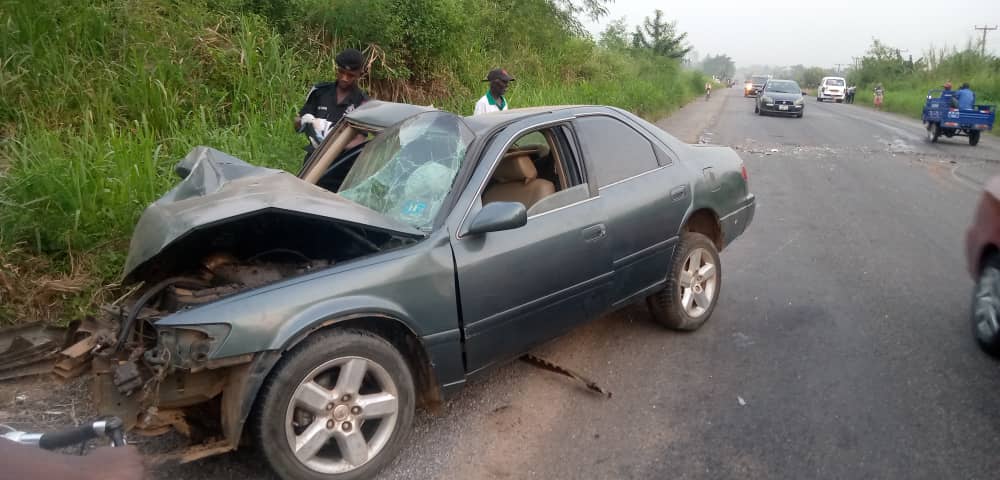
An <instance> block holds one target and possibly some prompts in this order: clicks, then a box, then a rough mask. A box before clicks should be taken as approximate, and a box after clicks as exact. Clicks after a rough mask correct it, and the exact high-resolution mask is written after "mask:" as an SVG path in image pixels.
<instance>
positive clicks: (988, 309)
mask: <svg viewBox="0 0 1000 480" xmlns="http://www.w3.org/2000/svg"><path fill="white" fill-rule="evenodd" d="M970 310H971V312H970V314H969V317H970V319H971V320H972V336H973V338H975V339H976V342H977V343H978V344H979V347H980V348H982V349H983V351H985V352H986V353H989V354H990V355H993V356H996V357H1000V254H997V253H993V254H992V255H990V256H989V257H987V258H986V260H985V261H984V262H983V265H982V267H981V268H980V269H979V277H978V278H977V279H976V287H975V289H974V290H973V292H972V308H971V309H970Z"/></svg>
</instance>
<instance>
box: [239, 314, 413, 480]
mask: <svg viewBox="0 0 1000 480" xmlns="http://www.w3.org/2000/svg"><path fill="white" fill-rule="evenodd" d="M258 398H259V399H260V401H259V404H258V408H257V411H256V416H255V425H254V427H255V431H256V434H257V438H256V440H257V443H258V445H260V448H261V449H262V450H263V453H264V456H265V457H266V458H267V460H268V463H270V465H271V468H272V469H274V471H275V473H277V474H278V475H279V476H281V477H282V478H284V479H286V480H291V479H296V480H298V479H309V480H354V479H361V478H371V477H373V476H374V475H375V474H376V473H377V472H378V471H379V470H380V469H381V468H382V467H383V466H385V465H386V464H387V463H388V462H390V461H391V460H392V459H393V458H394V457H395V456H396V454H397V453H398V452H399V450H400V448H402V446H403V443H404V442H405V441H406V438H407V437H408V436H409V432H410V428H411V423H412V421H413V412H414V402H415V400H414V386H413V376H412V374H411V373H410V369H409V367H408V366H407V363H406V360H405V359H404V358H403V357H402V355H400V353H399V352H398V351H397V350H396V349H395V348H394V347H393V346H392V344H390V343H389V342H387V341H386V340H384V339H382V338H380V337H377V336H375V335H372V334H370V333H368V332H364V331H358V330H329V331H325V332H320V333H317V334H314V335H313V336H311V337H309V338H308V339H306V340H304V341H303V342H302V343H301V344H300V345H298V346H297V347H295V349H294V350H292V351H291V352H290V353H288V354H286V355H285V357H284V358H282V360H281V362H280V363H279V364H278V365H276V366H275V367H274V371H273V372H272V374H271V375H270V377H268V380H267V381H266V382H265V384H264V386H263V387H262V388H261V393H260V395H259V396H258Z"/></svg>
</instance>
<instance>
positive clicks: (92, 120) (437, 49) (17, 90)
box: [0, 0, 704, 325]
mask: <svg viewBox="0 0 1000 480" xmlns="http://www.w3.org/2000/svg"><path fill="white" fill-rule="evenodd" d="M521 3H522V4H524V5H522V7H524V8H522V9H518V10H516V11H511V10H510V9H505V8H503V7H502V6H501V5H499V4H497V2H491V1H487V0H476V1H472V0H470V1H458V0H413V1H400V0H384V1H383V0H369V1H360V0H359V1H358V2H320V1H316V0H298V1H296V0H275V1H273V2H259V1H256V0H227V1H221V2H207V1H198V0H174V1H166V0H94V1H82V0H80V1H67V2H30V1H25V0H0V23H2V24H3V25H4V30H5V32H4V35H2V36H0V325H2V324H4V323H11V322H15V321H21V320H24V319H28V318H47V319H58V320H61V321H65V320H70V319H73V318H79V317H81V316H84V315H87V314H89V313H91V312H93V311H94V304H95V303H97V302H100V301H103V300H107V299H109V298H111V296H112V295H117V294H119V293H120V288H119V287H118V286H117V285H115V284H114V282H115V281H116V279H117V278H118V276H119V274H120V268H121V266H122V263H123V260H124V256H125V253H126V249H127V246H128V238H129V235H130V233H131V230H132V227H133V225H134V224H135V221H136V220H137V219H138V216H139V214H140V213H141V212H142V210H143V208H145V206H146V205H148V204H149V203H150V202H152V201H153V200H155V199H156V198H157V197H159V196H160V195H161V194H162V193H163V192H165V191H166V190H167V189H169V188H170V187H171V186H172V185H173V184H174V183H175V181H176V180H175V178H174V176H173V174H172V172H171V169H172V167H173V165H174V164H175V163H176V161H177V160H179V159H180V158H181V157H183V156H184V155H185V154H186V153H187V152H188V151H189V150H190V149H191V148H192V147H194V146H196V145H209V146H212V147H214V148H218V149H220V150H223V151H226V152H229V153H231V154H233V155H235V156H237V157H240V158H243V159H244V160H246V161H248V162H251V163H254V164H259V165H265V166H270V167H277V168H283V169H286V170H290V171H295V170H296V169H297V167H298V166H299V164H300V162H301V159H302V150H301V145H302V144H303V143H304V141H303V139H302V138H301V137H300V136H299V135H296V134H295V133H294V132H293V131H292V128H291V120H292V118H293V116H294V114H295V112H296V111H297V109H298V108H299V107H300V106H301V103H302V101H303V99H304V98H303V97H304V95H305V93H306V91H307V90H308V88H309V86H310V85H311V84H312V83H314V82H317V81H322V80H328V79H330V78H331V76H332V72H333V65H332V57H333V55H334V54H335V53H336V52H337V51H339V50H340V49H342V48H344V47H347V46H355V47H362V48H365V47H371V48H369V49H368V50H367V51H368V52H370V53H371V54H372V60H373V64H372V70H371V74H370V76H369V77H368V78H366V79H365V81H364V82H363V86H364V87H365V88H366V89H368V90H369V91H370V92H371V93H372V94H373V96H374V97H376V98H381V99H386V100H394V101H408V102H413V103H421V104H430V103H433V104H434V105H436V106H438V107H439V108H444V109H448V110H452V111H455V112H459V113H464V114H469V113H471V111H472V106H473V104H474V102H475V101H476V100H477V99H478V97H479V96H480V95H482V94H483V92H484V91H485V84H484V83H481V82H480V80H481V78H482V76H483V75H485V72H486V71H488V70H489V69H490V68H493V67H495V66H500V65H502V66H504V67H506V68H507V69H508V70H509V71H511V72H512V73H514V74H515V75H516V76H517V81H516V82H515V85H514V86H513V87H512V88H511V90H510V92H509V100H510V102H511V104H512V105H513V106H515V107H522V106H532V105H543V104H579V103H597V104H610V105H616V106H620V107H623V108H626V109H629V110H632V111H636V112H638V113H640V114H642V115H645V116H647V117H655V116H657V115H660V114H662V113H665V112H667V111H669V110H671V109H673V108H676V107H677V106H679V105H682V104H683V103H684V102H686V101H687V100H689V99H690V98H693V97H694V96H696V95H698V94H699V93H700V91H701V86H702V84H703V82H704V79H703V77H702V76H701V75H700V74H696V73H691V72H686V71H682V70H681V69H680V68H679V66H678V65H677V63H676V62H674V61H671V60H667V59H665V58H661V57H655V56H653V55H651V54H649V53H648V52H643V51H609V50H606V49H603V48H600V47H598V46H597V45H595V43H594V42H593V41H591V40H589V39H587V38H585V37H583V36H581V34H580V33H579V31H580V30H579V29H578V28H577V26H575V24H574V22H573V21H572V20H571V19H568V17H566V16H565V15H563V14H561V13H560V12H559V11H557V10H553V7H552V4H551V3H550V2H546V1H544V0H525V1H523V2H521ZM350 9H363V10H364V11H365V12H366V14H365V15H364V16H361V17H357V16H355V17H351V16H350V15H349V14H350V13H351V12H350V11H349V10H350ZM254 12H256V13H254ZM302 19H305V20H302ZM331 32H335V33H336V34H333V33H331Z"/></svg>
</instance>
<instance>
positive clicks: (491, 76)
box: [483, 68, 514, 82]
mask: <svg viewBox="0 0 1000 480" xmlns="http://www.w3.org/2000/svg"><path fill="white" fill-rule="evenodd" d="M493 80H503V81H505V82H512V81H514V77H513V76H512V75H511V74H509V73H507V70H504V69H502V68H494V69H493V70H490V73H487V74H486V78H485V79H484V80H483V81H484V82H492V81H493Z"/></svg>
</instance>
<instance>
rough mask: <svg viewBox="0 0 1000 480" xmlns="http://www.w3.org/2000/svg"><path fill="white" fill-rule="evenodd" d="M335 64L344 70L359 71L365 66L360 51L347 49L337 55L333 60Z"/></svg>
mask: <svg viewBox="0 0 1000 480" xmlns="http://www.w3.org/2000/svg"><path fill="white" fill-rule="evenodd" d="M334 61H335V62H337V66H338V67H340V68H343V69H346V70H361V67H363V66H364V64H365V57H364V55H362V54H361V50H358V49H356V48H348V49H347V50H344V51H343V52H340V53H339V54H337V57H336V58H335V59H334Z"/></svg>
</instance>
